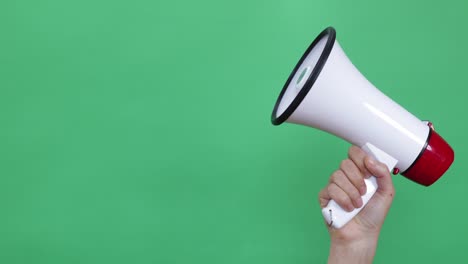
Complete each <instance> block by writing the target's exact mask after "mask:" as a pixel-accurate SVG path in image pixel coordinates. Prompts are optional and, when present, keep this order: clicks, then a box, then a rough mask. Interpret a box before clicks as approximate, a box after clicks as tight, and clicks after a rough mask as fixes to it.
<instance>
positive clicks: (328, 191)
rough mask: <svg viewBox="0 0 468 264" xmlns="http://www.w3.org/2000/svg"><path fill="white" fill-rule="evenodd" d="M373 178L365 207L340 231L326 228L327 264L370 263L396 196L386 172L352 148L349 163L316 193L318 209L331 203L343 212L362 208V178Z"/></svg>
mask: <svg viewBox="0 0 468 264" xmlns="http://www.w3.org/2000/svg"><path fill="white" fill-rule="evenodd" d="M372 175H373V176H375V177H376V179H377V183H378V188H377V191H376V192H375V194H374V195H373V196H372V198H371V199H370V200H369V202H368V203H367V204H366V205H365V207H364V208H363V209H362V210H361V211H360V212H359V214H357V215H356V216H355V217H354V218H353V219H352V220H351V221H349V222H348V223H347V224H346V225H345V226H343V227H342V228H340V229H335V228H332V227H328V231H329V233H330V238H331V248H330V258H329V263H353V259H354V257H355V262H354V263H366V262H368V263H370V262H371V261H372V259H373V256H374V254H375V249H376V247H377V239H378V236H379V233H380V230H381V228H382V225H383V222H384V220H385V217H386V215H387V213H388V210H389V209H390V206H391V204H392V201H393V197H394V195H395V189H394V187H393V182H392V178H391V175H390V172H389V171H388V168H387V167H386V166H385V165H384V164H383V163H380V162H378V161H376V160H375V159H373V158H371V157H369V156H367V154H366V153H365V152H364V151H363V150H362V149H360V148H359V147H356V146H352V147H350V149H349V152H348V159H345V160H343V161H342V162H341V164H340V168H339V169H338V170H336V171H335V172H334V173H332V175H331V177H330V180H329V182H328V185H327V186H326V187H325V188H324V189H322V191H320V193H319V201H320V206H321V207H322V208H323V207H325V206H327V204H328V202H329V201H330V200H331V199H333V200H334V201H335V202H336V203H337V204H338V205H340V206H341V207H342V208H343V209H344V210H346V211H352V210H354V209H355V208H359V207H361V206H362V199H361V196H362V195H363V194H365V193H366V189H365V188H366V185H365V183H364V178H368V177H370V176H372Z"/></svg>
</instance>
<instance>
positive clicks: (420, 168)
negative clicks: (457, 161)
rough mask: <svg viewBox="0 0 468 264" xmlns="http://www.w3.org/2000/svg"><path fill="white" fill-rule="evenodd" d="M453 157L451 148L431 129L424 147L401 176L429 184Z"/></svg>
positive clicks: (443, 171)
mask: <svg viewBox="0 0 468 264" xmlns="http://www.w3.org/2000/svg"><path fill="white" fill-rule="evenodd" d="M453 159H454V152H453V149H452V148H451V147H450V145H449V144H447V142H445V140H444V139H443V138H442V137H441V136H439V134H437V132H435V131H434V130H432V134H431V136H430V138H429V142H428V144H427V147H426V149H425V150H424V152H423V153H422V155H421V156H420V157H419V158H418V159H416V161H415V163H414V164H413V165H412V166H411V167H410V168H409V169H408V170H407V171H405V172H404V173H402V175H403V176H405V177H406V178H408V179H410V180H412V181H415V182H417V183H419V184H422V185H425V186H429V185H431V184H433V183H434V182H436V181H437V180H438V179H439V178H440V177H441V176H442V175H444V173H445V172H446V171H447V170H448V168H449V167H450V165H451V164H452V162H453Z"/></svg>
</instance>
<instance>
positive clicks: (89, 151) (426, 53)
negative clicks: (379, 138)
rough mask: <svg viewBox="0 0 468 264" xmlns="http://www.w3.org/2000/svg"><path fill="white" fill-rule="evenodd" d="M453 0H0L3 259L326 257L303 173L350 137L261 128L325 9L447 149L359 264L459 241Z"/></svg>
mask: <svg viewBox="0 0 468 264" xmlns="http://www.w3.org/2000/svg"><path fill="white" fill-rule="evenodd" d="M467 11H468V4H467V3H464V2H463V1H407V0H395V1H371V0H369V1H345V0H343V1H311V0H308V1H299V0H283V1H247V0H239V1H209V0H203V1H185V2H182V1H162V0H156V1H154V0H153V1H150V0H134V1H117V0H113V1H111V0H80V1H78V0H77V1H59V0H43V1H33V0H29V1H28V0H2V1H1V2H0V34H1V35H0V121H1V127H0V172H1V174H0V212H1V216H0V263H9V264H14V263H35V264H39V263H67V264H73V263H160V264H166V263H167V264H170V263H213V264H214V263H268V264H272V263H323V262H325V261H326V258H327V255H328V243H329V240H328V234H327V232H326V229H325V227H324V225H323V220H322V218H321V215H320V210H319V205H318V202H317V194H318V191H319V190H320V189H321V188H322V187H323V186H324V185H325V184H326V182H327V178H328V176H329V175H330V173H331V172H332V171H333V170H335V169H336V168H337V166H338V164H339V162H340V161H341V159H343V158H345V157H346V151H347V148H348V146H349V144H348V143H346V142H344V141H342V140H339V139H337V138H335V137H333V136H331V135H328V134H325V133H324V132H321V131H316V130H313V129H309V128H305V127H301V126H294V125H284V126H280V127H274V126H272V125H271V123H270V113H271V110H272V108H273V104H274V102H275V100H276V97H277V95H278V93H279V91H280V90H281V88H282V86H283V84H284V82H285V80H286V78H287V76H288V75H289V73H290V71H291V69H292V68H293V66H294V65H295V63H296V62H297V60H298V59H299V57H300V56H301V55H302V53H303V51H304V50H305V48H306V47H307V46H308V45H309V43H310V42H311V41H312V40H313V39H314V38H315V36H316V35H317V34H318V33H319V32H320V31H321V30H323V29H324V28H325V27H327V26H330V25H331V26H334V27H335V28H336V30H337V39H338V40H339V42H340V44H341V45H342V47H343V48H344V50H345V51H346V52H347V54H348V56H349V57H350V58H351V60H352V61H353V62H354V64H355V65H356V66H357V67H358V68H359V69H360V70H361V71H362V72H363V74H364V75H365V76H366V77H367V78H368V79H369V80H371V81H372V82H373V83H374V84H375V85H376V86H377V87H379V89H381V90H382V91H383V92H384V93H386V94H387V95H389V96H390V97H391V98H393V99H394V100H395V101H397V102H398V103H400V104H401V105H402V106H404V107H405V108H407V109H408V110H409V111H411V112H412V113H414V114H415V115H416V116H417V117H419V118H421V119H430V120H431V121H433V122H434V124H435V126H436V129H437V130H438V132H439V133H440V134H441V135H442V136H444V137H445V139H446V140H447V141H448V142H449V143H450V144H451V145H452V146H453V148H454V150H455V152H456V160H455V163H454V165H453V166H452V167H451V169H450V170H449V171H448V172H447V173H446V175H445V176H444V177H443V178H442V179H441V180H440V181H439V182H437V183H436V184H435V185H433V186H431V187H429V188H425V187H422V186H418V185H416V184H414V183H412V182H410V181H408V180H406V179H405V178H403V177H394V181H395V185H396V189H397V195H396V198H395V201H394V205H393V207H392V210H391V212H390V214H389V217H388V218H387V221H386V223H385V225H384V228H383V231H382V234H381V237H380V243H379V248H378V251H377V256H376V259H375V263H441V262H447V263H455V262H460V261H462V260H463V259H466V252H464V251H465V250H466V248H467V246H468V242H466V237H467V236H468V228H467V227H466V225H465V223H466V218H467V216H468V213H467V209H468V208H467V207H468V206H467V204H466V193H467V191H466V186H467V184H468V177H467V176H466V175H465V171H466V170H467V169H468V163H467V162H465V161H464V160H466V158H467V157H468V153H467V150H466V149H467V147H468V146H467V143H466V140H465V139H464V137H465V136H466V135H465V134H466V131H467V129H468V124H467V122H466V119H465V115H466V113H467V111H466V110H467V106H466V102H465V101H466V97H467V95H468V94H467V92H466V87H465V86H466V78H467V73H466V71H467V66H466V61H468V53H467V52H466V47H467V46H468V37H467V34H466V26H467V25H468V16H467Z"/></svg>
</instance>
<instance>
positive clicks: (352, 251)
mask: <svg viewBox="0 0 468 264" xmlns="http://www.w3.org/2000/svg"><path fill="white" fill-rule="evenodd" d="M376 248H377V237H367V238H364V239H359V240H352V241H350V240H342V239H333V238H332V240H331V244H330V257H329V259H328V263H329V264H332V263H333V264H337V263H346V264H353V263H360V264H361V263H372V260H373V259H374V255H375V251H376Z"/></svg>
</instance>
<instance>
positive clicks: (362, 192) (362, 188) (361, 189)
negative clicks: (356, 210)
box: [359, 185, 366, 195]
mask: <svg viewBox="0 0 468 264" xmlns="http://www.w3.org/2000/svg"><path fill="white" fill-rule="evenodd" d="M359 192H360V193H361V195H364V194H366V186H365V185H364V186H361V188H359Z"/></svg>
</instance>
